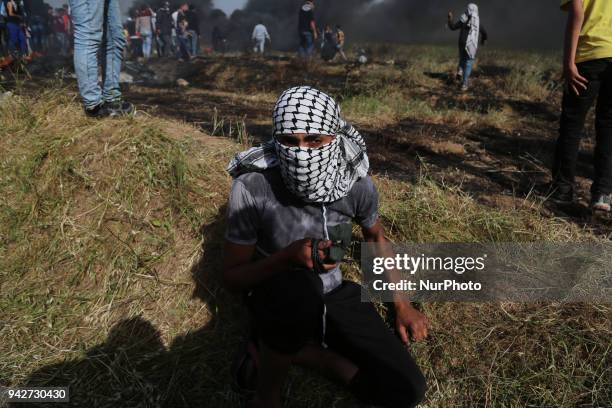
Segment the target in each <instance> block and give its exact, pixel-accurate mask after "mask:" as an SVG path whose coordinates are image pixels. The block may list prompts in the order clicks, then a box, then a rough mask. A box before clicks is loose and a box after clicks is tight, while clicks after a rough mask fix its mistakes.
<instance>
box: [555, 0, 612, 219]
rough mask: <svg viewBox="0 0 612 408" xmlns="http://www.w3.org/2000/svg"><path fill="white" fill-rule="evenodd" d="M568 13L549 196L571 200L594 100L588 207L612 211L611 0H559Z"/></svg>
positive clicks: (559, 199) (556, 199)
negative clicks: (593, 148) (591, 170)
mask: <svg viewBox="0 0 612 408" xmlns="http://www.w3.org/2000/svg"><path fill="white" fill-rule="evenodd" d="M561 6H562V8H563V9H564V10H566V11H569V16H568V23H567V27H566V34H565V53H564V62H563V68H564V75H565V80H566V87H565V91H564V93H563V101H562V112H561V121H560V122H561V123H560V129H559V139H558V140H557V147H556V151H555V160H554V164H553V169H552V175H553V180H554V181H553V195H552V199H553V200H554V201H557V202H560V203H571V202H572V201H573V199H574V179H575V177H576V162H577V160H578V152H579V150H580V139H581V138H582V136H583V134H584V123H585V121H586V117H587V114H588V112H589V110H590V109H591V106H592V105H593V103H594V102H595V100H597V108H596V116H595V131H596V144H595V157H594V160H593V164H594V170H595V172H594V177H593V185H592V186H591V209H592V210H593V211H594V212H604V213H609V212H610V206H611V204H610V203H611V201H612V30H611V29H610V21H611V19H612V2H610V1H609V0H562V1H561Z"/></svg>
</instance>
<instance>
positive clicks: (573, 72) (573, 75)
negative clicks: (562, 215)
mask: <svg viewBox="0 0 612 408" xmlns="http://www.w3.org/2000/svg"><path fill="white" fill-rule="evenodd" d="M563 76H564V77H565V83H566V85H567V87H568V88H569V89H571V90H572V91H573V92H574V94H576V95H580V92H581V91H585V90H586V89H587V86H588V85H589V81H588V80H587V79H586V78H585V77H583V76H582V75H580V72H578V67H577V66H576V64H571V63H570V64H568V65H566V66H565V69H564V72H563Z"/></svg>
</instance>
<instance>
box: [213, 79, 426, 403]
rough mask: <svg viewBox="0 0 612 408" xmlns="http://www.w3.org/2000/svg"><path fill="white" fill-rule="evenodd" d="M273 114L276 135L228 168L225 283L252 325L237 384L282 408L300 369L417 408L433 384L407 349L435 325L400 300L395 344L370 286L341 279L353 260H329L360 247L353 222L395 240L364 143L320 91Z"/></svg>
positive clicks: (377, 399) (303, 92) (288, 101)
mask: <svg viewBox="0 0 612 408" xmlns="http://www.w3.org/2000/svg"><path fill="white" fill-rule="evenodd" d="M273 118H274V119H273V120H274V127H273V139H272V140H271V141H270V142H268V143H266V144H264V145H262V146H260V147H256V148H253V149H250V150H249V151H247V152H243V153H241V154H239V155H238V156H236V158H235V159H234V160H233V161H232V163H230V166H229V167H228V170H229V172H230V174H231V175H232V177H234V182H233V186H232V190H231V193H230V198H229V203H228V212H227V229H226V234H225V251H224V252H225V260H224V265H223V279H224V282H225V284H226V286H227V287H228V288H229V289H230V290H234V291H236V292H243V293H244V294H245V296H244V299H245V301H246V306H247V309H249V311H250V315H251V318H252V320H253V327H254V331H253V333H252V340H251V341H250V343H249V345H248V346H247V350H248V351H247V352H245V353H244V355H243V356H240V359H237V363H238V364H236V365H235V366H234V367H235V370H234V374H235V380H236V381H237V385H239V386H243V387H244V386H247V387H248V386H249V385H252V383H253V382H256V383H257V385H256V388H257V391H256V395H255V400H254V401H252V403H253V404H254V405H253V406H258V407H259V406H261V407H280V406H281V405H280V404H281V401H280V394H281V390H282V385H283V381H284V379H285V378H286V376H287V372H288V370H289V368H290V366H291V365H292V364H298V365H302V366H306V367H313V368H314V367H317V368H319V369H321V370H322V371H323V372H324V373H325V374H327V375H328V376H329V377H332V378H335V379H336V380H338V381H339V382H340V383H342V384H343V385H345V386H346V387H347V388H348V389H349V390H350V391H351V392H353V393H354V394H355V396H356V397H357V398H359V399H360V400H362V401H363V402H364V403H366V404H368V405H376V406H383V407H413V406H415V405H416V404H418V403H419V402H420V401H421V400H422V399H423V397H424V394H425V389H426V384H425V378H424V377H423V375H422V373H421V371H420V370H419V367H418V366H417V364H416V362H415V361H414V359H413V358H412V356H411V355H410V353H409V352H408V350H407V349H406V347H405V344H406V343H408V339H409V338H412V339H414V340H416V341H418V340H422V339H424V338H425V337H426V336H427V318H426V317H425V316H424V315H423V314H421V313H420V312H419V311H417V310H416V309H415V308H414V307H413V306H412V304H411V303H410V302H409V301H407V300H406V299H404V298H401V299H400V298H399V297H398V298H397V299H396V301H395V302H394V304H395V311H396V324H395V327H396V331H397V333H398V335H399V336H395V335H394V334H393V332H391V331H390V330H389V329H388V327H387V325H386V324H385V323H384V321H383V320H382V318H381V317H380V315H379V314H378V313H377V312H376V309H375V308H374V305H373V304H372V303H371V302H362V301H361V289H362V288H361V286H360V285H359V284H357V283H354V282H350V281H347V280H343V276H342V272H341V270H340V268H339V264H340V263H341V261H339V259H341V258H342V256H343V255H342V253H343V252H342V253H341V254H338V255H337V256H336V257H335V258H334V259H336V260H335V261H334V260H330V259H329V258H327V256H328V255H327V254H326V253H325V252H326V250H327V249H330V248H331V247H334V248H335V249H334V253H335V251H336V250H339V249H340V247H346V246H347V245H350V241H351V231H352V225H353V222H355V223H357V224H358V225H359V226H360V227H361V230H362V232H363V236H364V238H365V240H366V241H367V242H372V243H380V244H382V243H385V242H387V241H386V239H385V232H384V227H383V226H382V224H381V223H380V220H379V219H378V193H377V191H376V187H375V185H374V183H373V182H372V179H371V178H370V177H369V176H368V169H369V164H368V157H367V153H366V146H365V143H364V141H363V139H362V137H361V135H360V134H359V133H358V132H357V131H356V130H355V129H354V128H353V127H352V126H351V125H349V124H347V123H345V122H344V121H343V120H342V118H341V117H340V107H339V106H338V104H337V103H336V102H335V101H334V100H333V98H331V97H330V96H328V95H326V94H325V93H323V92H321V91H319V90H316V89H314V88H311V87H303V86H302V87H295V88H291V89H288V90H287V91H285V92H284V93H283V94H282V95H281V97H280V98H279V99H278V101H277V103H276V106H275V108H274V114H273ZM334 245H335V246H334ZM394 281H397V279H395V280H394ZM255 362H258V364H257V363H255ZM249 365H250V366H251V367H250V368H249ZM249 371H250V372H251V373H254V374H255V375H254V376H255V377H256V378H252V377H253V375H251V376H249ZM249 377H251V378H249ZM249 380H251V381H249ZM253 380H255V381H253ZM249 382H250V383H251V384H249ZM257 404H259V405H257Z"/></svg>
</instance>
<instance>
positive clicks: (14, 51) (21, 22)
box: [0, 0, 72, 59]
mask: <svg viewBox="0 0 612 408" xmlns="http://www.w3.org/2000/svg"><path fill="white" fill-rule="evenodd" d="M71 47H72V23H71V20H70V8H69V6H68V5H67V4H65V5H64V6H63V7H60V8H55V9H54V8H53V7H51V6H50V5H48V4H46V3H43V5H42V7H41V6H39V7H36V8H35V9H28V7H27V6H26V3H24V1H23V0H0V57H3V58H7V57H9V58H11V59H13V58H18V57H28V56H32V55H33V54H35V53H39V54H45V53H53V54H58V55H68V54H69V53H70V49H71Z"/></svg>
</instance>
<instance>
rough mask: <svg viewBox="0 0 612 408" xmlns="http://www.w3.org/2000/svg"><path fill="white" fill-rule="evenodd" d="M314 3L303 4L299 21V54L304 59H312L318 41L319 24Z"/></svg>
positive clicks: (310, 1) (310, 0)
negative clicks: (316, 20) (316, 19)
mask: <svg viewBox="0 0 612 408" xmlns="http://www.w3.org/2000/svg"><path fill="white" fill-rule="evenodd" d="M314 7H315V6H314V1H312V0H309V1H306V2H304V4H302V7H301V8H300V14H299V20H298V34H299V36H300V49H299V51H298V52H299V54H300V56H301V57H302V58H310V57H311V56H312V53H313V51H314V43H315V41H316V40H317V36H318V34H317V23H316V22H315V18H314Z"/></svg>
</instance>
